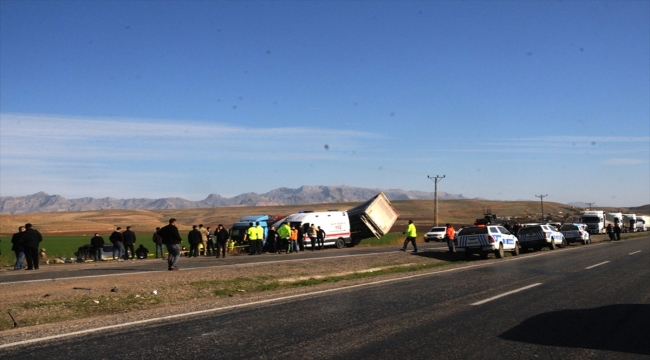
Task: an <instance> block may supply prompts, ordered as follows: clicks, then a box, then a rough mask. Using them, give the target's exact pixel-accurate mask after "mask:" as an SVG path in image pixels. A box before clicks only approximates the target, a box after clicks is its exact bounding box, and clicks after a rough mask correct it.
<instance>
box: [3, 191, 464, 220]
mask: <svg viewBox="0 0 650 360" xmlns="http://www.w3.org/2000/svg"><path fill="white" fill-rule="evenodd" d="M380 191H383V192H384V194H386V196H387V197H388V198H389V199H390V200H413V199H421V200H422V199H433V198H434V193H432V192H424V191H405V190H396V189H390V190H381V189H366V188H358V187H352V186H301V187H299V188H297V189H289V188H279V189H275V190H271V191H269V192H267V193H264V194H257V193H245V194H241V195H237V196H234V197H231V198H225V197H222V196H221V195H217V194H210V195H208V197H207V198H205V199H203V200H199V201H190V200H185V199H182V198H175V197H174V198H162V199H115V198H111V197H107V198H101V199H95V198H90V197H85V198H80V199H66V198H64V197H62V196H59V195H48V194H46V193H44V192H42V191H41V192H38V193H36V194H33V195H27V196H5V197H0V213H4V214H22V213H31V212H69V211H91V210H107V209H130V210H165V209H189V208H211V207H224V206H264V205H266V206H273V205H303V204H322V203H340V202H362V201H366V200H368V199H370V198H371V197H373V196H375V195H376V194H377V193H379V192H380ZM438 199H442V200H448V199H465V197H463V195H454V194H448V193H446V192H438Z"/></svg>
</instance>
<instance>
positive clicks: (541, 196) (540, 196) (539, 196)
mask: <svg viewBox="0 0 650 360" xmlns="http://www.w3.org/2000/svg"><path fill="white" fill-rule="evenodd" d="M547 196H548V194H545V195H535V197H538V198H539V199H540V201H541V202H542V221H544V198H545V197H547Z"/></svg>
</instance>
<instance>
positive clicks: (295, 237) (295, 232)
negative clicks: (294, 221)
mask: <svg viewBox="0 0 650 360" xmlns="http://www.w3.org/2000/svg"><path fill="white" fill-rule="evenodd" d="M289 240H291V241H295V240H298V230H296V229H293V230H291V237H290V238H289Z"/></svg>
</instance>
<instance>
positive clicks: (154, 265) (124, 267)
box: [0, 243, 447, 285]
mask: <svg viewBox="0 0 650 360" xmlns="http://www.w3.org/2000/svg"><path fill="white" fill-rule="evenodd" d="M446 248H447V246H446V245H445V244H443V243H423V244H418V249H419V250H422V251H425V250H432V249H446ZM398 249H399V246H378V247H354V248H343V249H336V248H326V249H325V250H323V251H320V250H315V251H311V250H307V251H304V252H299V253H297V254H284V253H282V254H263V255H259V256H249V255H247V254H240V255H232V256H226V258H220V259H217V258H216V257H214V256H200V257H197V258H185V257H181V258H180V260H179V263H178V266H179V268H180V269H181V270H188V269H196V268H209V267H221V266H240V265H246V264H252V263H262V262H274V261H304V260H306V259H325V258H332V257H342V256H366V255H371V254H380V253H388V252H395V251H398ZM409 249H411V245H409ZM152 271H167V261H166V260H165V261H164V262H163V261H162V260H160V259H147V260H126V261H123V262H117V261H102V262H99V263H94V262H89V263H82V264H61V265H54V266H49V265H43V266H41V267H40V269H39V270H32V271H24V270H15V271H14V270H6V271H2V272H0V285H2V284H10V283H16V282H24V281H44V280H57V279H66V278H79V277H82V278H83V277H92V276H113V275H116V276H119V275H128V274H134V273H143V272H152Z"/></svg>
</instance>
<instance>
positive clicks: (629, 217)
mask: <svg viewBox="0 0 650 360" xmlns="http://www.w3.org/2000/svg"><path fill="white" fill-rule="evenodd" d="M623 225H624V229H625V230H626V231H627V232H636V231H637V230H636V214H623Z"/></svg>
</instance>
